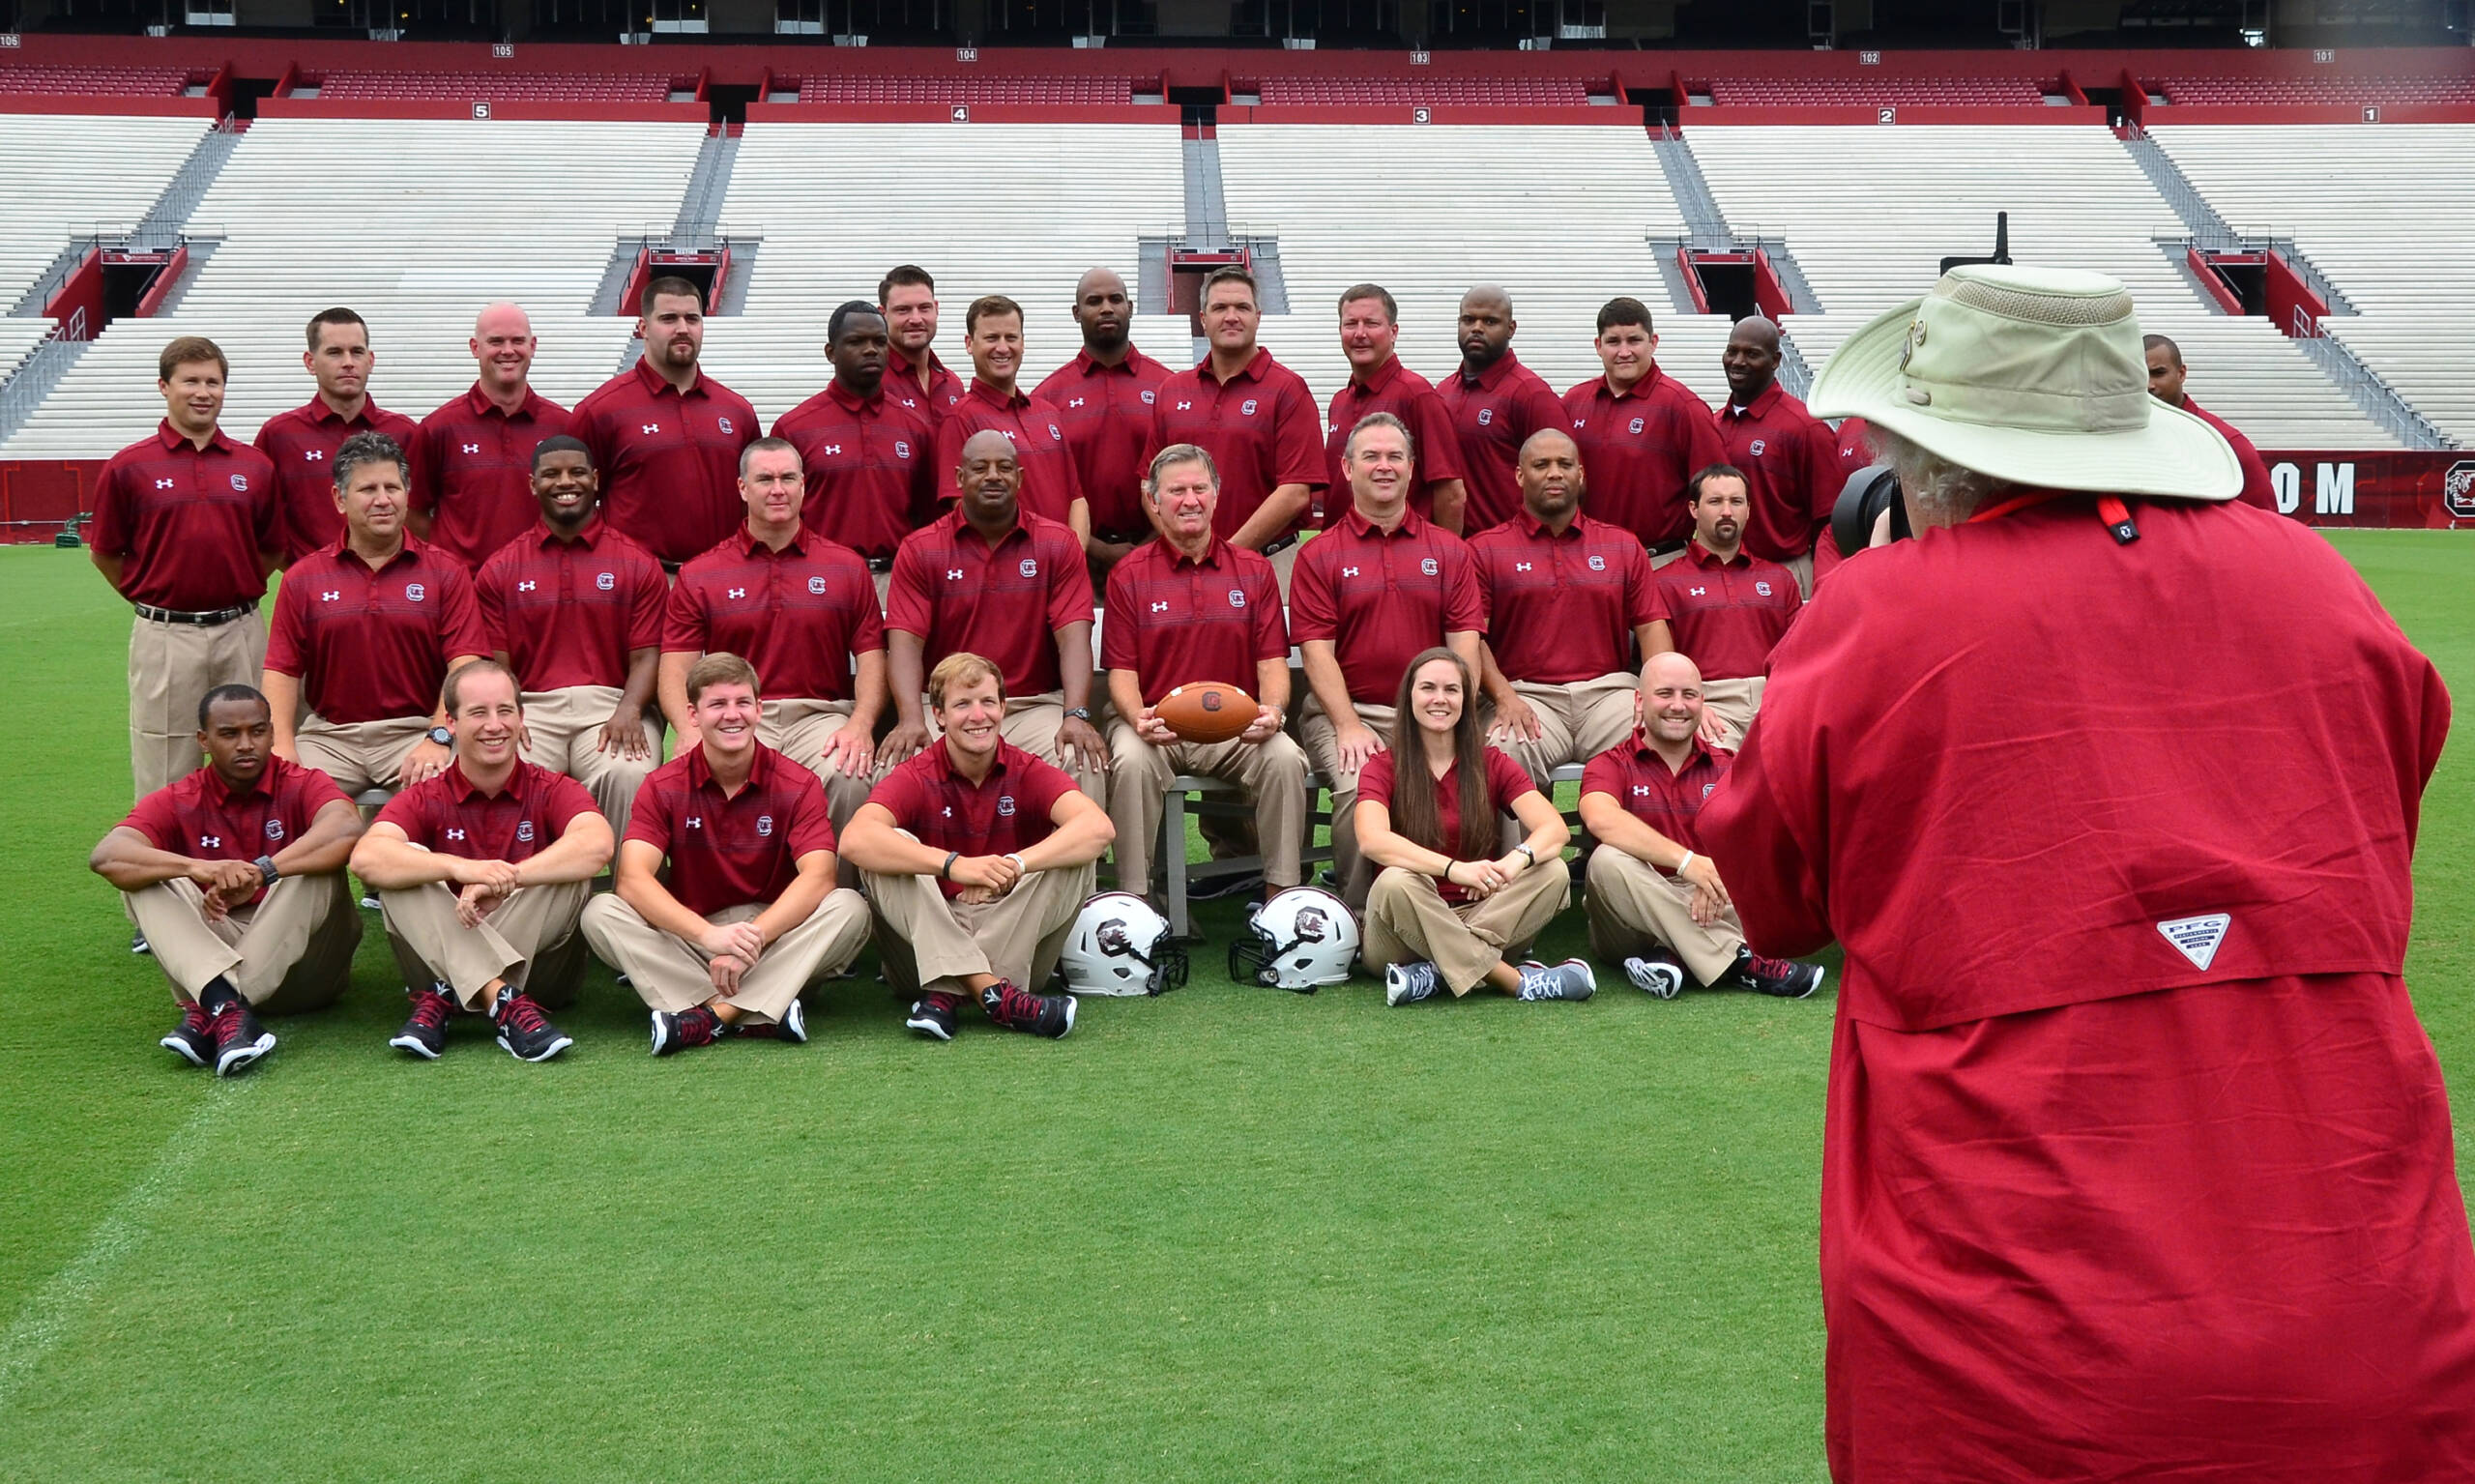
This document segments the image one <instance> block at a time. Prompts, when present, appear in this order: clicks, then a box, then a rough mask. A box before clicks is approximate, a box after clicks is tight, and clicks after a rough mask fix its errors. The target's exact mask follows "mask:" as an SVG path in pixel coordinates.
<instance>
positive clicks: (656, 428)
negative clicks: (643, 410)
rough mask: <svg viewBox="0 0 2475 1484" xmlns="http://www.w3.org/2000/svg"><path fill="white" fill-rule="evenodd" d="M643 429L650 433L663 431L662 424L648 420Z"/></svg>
mask: <svg viewBox="0 0 2475 1484" xmlns="http://www.w3.org/2000/svg"><path fill="white" fill-rule="evenodd" d="M643 430H644V431H645V432H648V433H658V432H660V431H661V424H660V423H658V422H648V423H646V424H644V429H643Z"/></svg>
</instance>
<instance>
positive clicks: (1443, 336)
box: [1219, 124, 1729, 405]
mask: <svg viewBox="0 0 2475 1484" xmlns="http://www.w3.org/2000/svg"><path fill="white" fill-rule="evenodd" d="M1219 140H1220V173H1221V181H1222V187H1223V191H1224V194H1225V197H1226V200H1227V202H1228V207H1229V218H1230V220H1231V221H1232V222H1235V223H1239V224H1241V225H1242V226H1243V227H1244V228H1245V229H1248V230H1255V231H1273V232H1277V234H1278V236H1279V239H1280V262H1281V275H1282V277H1283V280H1284V282H1285V283H1286V284H1287V287H1288V291H1289V307H1290V313H1289V314H1288V315H1287V316H1286V317H1284V318H1267V319H1266V320H1265V321H1264V330H1263V338H1264V343H1266V344H1267V345H1268V346H1270V347H1271V349H1272V353H1273V354H1274V355H1276V356H1278V357H1280V359H1281V360H1282V361H1283V362H1284V363H1285V364H1288V365H1289V366H1290V367H1291V368H1292V369H1294V370H1296V372H1297V373H1298V374H1299V375H1301V376H1304V377H1305V378H1306V382H1307V385H1309V386H1310V387H1312V388H1314V389H1315V394H1316V398H1317V400H1318V401H1319V402H1321V403H1324V404H1325V405H1329V403H1330V401H1331V397H1332V393H1334V392H1335V391H1337V390H1338V389H1339V388H1340V386H1341V385H1342V383H1344V382H1346V381H1347V380H1348V379H1349V362H1348V360H1347V358H1346V357H1344V356H1343V355H1342V353H1341V348H1340V335H1339V322H1340V314H1339V308H1338V305H1337V303H1336V301H1337V300H1338V298H1339V296H1340V292H1341V290H1343V289H1345V288H1347V287H1349V286H1350V285H1351V284H1354V283H1358V282H1361V281H1371V282H1375V283H1381V284H1383V286H1384V287H1385V288H1386V289H1389V290H1390V291H1391V293H1392V296H1393V298H1394V299H1395V300H1397V301H1398V302H1399V303H1400V306H1401V338H1400V356H1401V359H1402V361H1403V363H1404V364H1408V365H1409V366H1411V367H1412V368H1413V369H1415V370H1417V371H1419V372H1420V373H1421V374H1423V375H1425V376H1427V377H1428V378H1429V379H1430V380H1435V379H1440V378H1441V377H1443V376H1446V375H1448V374H1450V373H1451V371H1452V370H1453V368H1454V367H1455V366H1457V365H1458V364H1460V360H1461V352H1460V348H1459V345H1458V343H1457V341H1456V339H1455V335H1454V331H1455V317H1456V315H1457V313H1458V310H1459V307H1460V302H1461V295H1462V292H1463V291H1464V290H1466V289H1468V288H1470V286H1471V285H1473V284H1480V283H1493V284H1500V285H1501V286H1502V287H1503V288H1504V290H1505V291H1506V292H1507V293H1509V294H1510V295H1511V296H1512V300H1513V315H1514V318H1515V319H1517V320H1518V321H1519V322H1520V324H1521V333H1520V335H1519V336H1518V338H1516V339H1515V341H1514V349H1515V350H1516V351H1518V352H1519V354H1520V356H1521V359H1522V360H1523V362H1524V363H1526V364H1528V365H1529V367H1530V368H1531V369H1533V370H1535V371H1537V372H1538V374H1539V375H1541V376H1544V377H1545V378H1547V381H1548V383H1549V385H1551V386H1553V387H1555V388H1556V390H1557V391H1558V392H1561V391H1563V390H1564V389H1565V388H1567V387H1570V386H1572V385H1573V384H1575V383H1577V382H1581V381H1586V380H1587V379H1588V378H1590V377H1592V376H1596V375H1598V374H1599V373H1600V367H1599V363H1598V357H1597V354H1596V353H1595V352H1594V351H1593V350H1591V348H1590V341H1591V338H1592V335H1593V334H1594V326H1595V323H1596V320H1597V315H1598V308H1599V306H1601V305H1602V304H1605V303H1606V302H1607V301H1608V300H1610V299H1613V298H1615V297H1616V296H1617V295H1619V294H1621V295H1630V296H1631V297H1633V298H1636V299H1639V300H1641V301H1642V302H1643V303H1644V304H1645V305H1648V306H1649V307H1650V314H1651V318H1652V320H1653V322H1654V326H1655V328H1656V330H1657V332H1658V335H1659V337H1660V345H1659V354H1658V361H1659V365H1660V366H1661V368H1662V369H1664V370H1666V371H1667V372H1668V373H1669V374H1671V375H1674V376H1675V377H1676V378H1677V379H1678V380H1680V381H1682V382H1683V383H1684V384H1685V385H1686V386H1688V387H1691V388H1692V389H1693V390H1694V391H1695V392H1696V393H1700V394H1701V395H1702V396H1703V399H1704V400H1711V401H1715V400H1717V399H1719V398H1721V397H1723V396H1725V395H1726V393H1727V380H1726V378H1725V377H1724V376H1723V375H1722V374H1721V373H1720V370H1719V347H1720V346H1722V345H1724V344H1725V343H1726V341H1727V337H1728V330H1729V322H1728V320H1727V318H1726V317H1725V316H1724V315H1678V314H1672V313H1670V312H1668V309H1667V306H1668V294H1667V290H1666V287H1665V281H1664V279H1663V278H1662V276H1661V275H1660V270H1659V265H1658V262H1657V260H1656V258H1655V257H1654V256H1653V255H1652V253H1651V249H1650V247H1649V245H1648V242H1647V239H1649V238H1651V237H1674V236H1678V235H1680V234H1681V233H1682V232H1683V230H1684V222H1683V218H1682V216H1681V214H1680V213H1679V212H1678V211H1677V210H1676V205H1675V199H1674V195H1673V194H1672V193H1671V192H1670V191H1669V189H1668V187H1667V178H1666V176H1665V175H1664V174H1663V173H1662V172H1661V171H1660V169H1659V162H1658V157H1657V155H1656V154H1655V152H1654V151H1653V150H1652V149H1651V146H1650V142H1649V138H1648V136H1647V135H1646V134H1645V133H1644V132H1643V131H1641V130H1640V129H1639V128H1624V127H1613V126H1610V127H1592V126H1536V125H1501V126H1488V127H1472V126H1458V125H1447V126H1436V127H1431V128H1423V129H1420V128H1410V129H1387V130H1380V131H1379V130H1371V129H1366V128H1361V127H1355V126H1346V127H1345V126H1325V125H1310V124H1264V125H1239V126H1230V127H1226V128H1223V129H1222V130H1220V131H1219ZM1577 182H1580V183H1587V189H1576V183H1577Z"/></svg>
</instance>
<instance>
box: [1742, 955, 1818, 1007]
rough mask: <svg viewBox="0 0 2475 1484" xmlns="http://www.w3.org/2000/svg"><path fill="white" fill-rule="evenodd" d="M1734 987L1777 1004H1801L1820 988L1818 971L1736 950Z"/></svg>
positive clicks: (1814, 965) (1815, 967)
mask: <svg viewBox="0 0 2475 1484" xmlns="http://www.w3.org/2000/svg"><path fill="white" fill-rule="evenodd" d="M1735 978H1736V982H1737V983H1738V984H1741V985H1743V986H1744V987H1745V988H1747V989H1750V990H1754V991H1757V992H1759V993H1761V994H1765V995H1770V996H1773V997H1775V998H1777V999H1781V1000H1802V999H1804V998H1805V997H1806V996H1807V995H1810V994H1812V993H1813V992H1814V991H1815V990H1817V989H1820V988H1821V980H1822V967H1821V965H1820V964H1800V963H1797V962H1795V961H1794V960H1793V959H1786V958H1764V957H1762V955H1761V954H1759V953H1756V952H1754V951H1753V950H1752V949H1751V948H1738V949H1736V967H1735Z"/></svg>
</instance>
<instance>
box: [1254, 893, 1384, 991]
mask: <svg viewBox="0 0 2475 1484" xmlns="http://www.w3.org/2000/svg"><path fill="white" fill-rule="evenodd" d="M1357 949H1358V929H1357V919H1356V918H1355V917H1352V916H1351V915H1350V910H1349V909H1348V908H1347V907H1345V906H1343V905H1342V904H1341V899H1340V898H1339V897H1336V896H1334V895H1332V893H1330V892H1328V891H1322V890H1318V889H1316V888H1315V887H1291V888H1289V889H1288V890H1286V891H1283V892H1281V893H1280V894H1279V895H1277V896H1274V897H1273V898H1272V899H1271V900H1270V901H1268V902H1266V903H1265V904H1264V905H1263V906H1261V907H1260V908H1257V909H1256V910H1255V913H1254V915H1253V916H1252V917H1249V918H1247V920H1246V927H1245V930H1244V932H1243V933H1241V934H1240V935H1239V936H1238V939H1237V940H1236V941H1235V942H1233V943H1231V944H1230V945H1229V976H1230V977H1231V978H1233V979H1236V980H1237V981H1238V982H1239V983H1240V984H1255V985H1260V986H1262V987H1264V988H1266V989H1286V990H1290V991H1292V992H1293V993H1296V994H1301V995H1311V994H1313V993H1315V991H1316V990H1318V989H1320V988H1321V987H1323V986H1324V985H1325V984H1338V983H1340V982H1342V981H1343V980H1345V979H1347V978H1348V977H1349V976H1350V965H1351V964H1352V963H1354V961H1355V960H1356V958H1357Z"/></svg>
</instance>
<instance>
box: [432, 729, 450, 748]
mask: <svg viewBox="0 0 2475 1484" xmlns="http://www.w3.org/2000/svg"><path fill="white" fill-rule="evenodd" d="M429 740H430V741H431V742H436V743H438V744H439V745H440V746H442V747H452V746H454V745H455V734H454V733H452V732H451V731H449V730H448V729H447V728H445V727H431V728H430V729H429Z"/></svg>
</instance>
